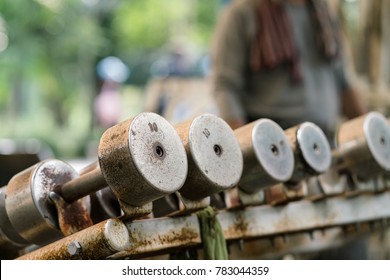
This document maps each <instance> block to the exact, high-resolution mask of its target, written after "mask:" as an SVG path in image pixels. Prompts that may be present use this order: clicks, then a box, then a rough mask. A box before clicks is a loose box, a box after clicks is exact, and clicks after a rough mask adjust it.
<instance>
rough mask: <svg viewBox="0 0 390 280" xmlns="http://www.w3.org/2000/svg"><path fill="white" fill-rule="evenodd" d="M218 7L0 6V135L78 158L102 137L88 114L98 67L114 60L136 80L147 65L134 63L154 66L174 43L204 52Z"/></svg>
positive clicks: (136, 0)
mask: <svg viewBox="0 0 390 280" xmlns="http://www.w3.org/2000/svg"><path fill="white" fill-rule="evenodd" d="M88 2H89V3H90V4H86V3H88ZM91 3H92V4H91ZM217 3H218V1H217V0H210V1H207V0H188V1H183V0H169V1H159V0H131V1H112V2H111V1H102V0H100V1H99V0H96V1H82V0H66V1H65V0H30V1H19V0H1V1H0V32H5V34H7V39H8V47H7V48H6V49H5V50H3V51H1V49H0V118H1V119H2V123H3V124H4V125H3V127H2V132H1V133H0V137H38V138H41V139H44V140H47V141H48V142H50V143H51V144H52V145H53V148H54V149H55V150H56V151H57V152H58V154H57V156H59V157H60V156H64V155H66V156H71V155H74V156H76V155H78V154H77V153H78V151H79V150H81V149H80V146H82V145H85V141H88V140H89V139H91V138H96V137H99V136H100V135H96V133H95V132H96V128H94V127H93V112H92V108H93V105H92V102H93V99H94V97H95V96H96V94H97V92H98V90H99V87H98V86H97V85H98V80H97V77H96V73H95V66H96V63H97V61H98V60H99V59H101V58H102V57H105V56H108V55H116V56H118V57H120V58H122V59H123V60H124V61H125V62H126V63H127V64H129V65H130V67H131V68H132V69H131V70H132V71H133V73H132V76H133V77H136V76H137V73H136V72H137V71H138V70H137V69H139V71H140V72H142V73H143V74H147V73H148V67H149V66H150V65H149V64H147V63H146V64H144V65H143V66H140V67H138V68H137V67H133V66H134V64H133V63H134V62H137V61H138V62H139V61H146V62H148V63H149V62H150V61H152V60H155V59H156V58H157V55H159V54H160V53H161V52H164V51H166V50H167V49H169V48H170V47H171V46H172V43H173V42H175V40H176V39H177V38H179V39H180V40H181V41H184V42H185V43H186V44H188V45H191V46H195V48H197V49H207V47H208V42H209V39H210V36H211V32H212V30H213V25H214V23H215V20H216V14H217V8H218V4H217ZM1 28H5V30H2V29H1ZM0 35H1V34H0ZM151 54H154V56H150V55H151ZM141 91H142V89H138V90H135V92H137V94H138V95H137V94H135V95H131V96H133V97H132V98H130V99H129V100H130V101H129V100H127V101H129V103H132V106H138V107H136V108H133V109H130V110H129V111H130V112H138V111H140V109H139V104H140V102H139V97H140V95H139V94H140V92H141ZM127 97H128V96H127ZM127 97H126V98H127ZM131 100H132V101H131ZM130 106H131V105H130ZM98 131H100V130H98Z"/></svg>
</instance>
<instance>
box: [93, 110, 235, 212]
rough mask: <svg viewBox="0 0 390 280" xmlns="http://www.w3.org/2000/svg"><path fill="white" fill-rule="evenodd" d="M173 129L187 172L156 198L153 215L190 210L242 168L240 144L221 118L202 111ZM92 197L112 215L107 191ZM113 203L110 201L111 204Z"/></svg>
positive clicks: (230, 185)
mask: <svg viewBox="0 0 390 280" xmlns="http://www.w3.org/2000/svg"><path fill="white" fill-rule="evenodd" d="M175 129H176V131H177V133H178V135H179V137H180V139H181V141H182V143H183V145H184V148H185V151H186V154H187V158H188V175H187V178H186V180H185V182H184V184H183V186H182V187H181V188H180V189H179V190H178V192H177V193H176V194H172V195H171V196H165V197H163V198H161V199H159V200H157V201H154V203H155V205H158V208H159V209H155V211H154V213H155V214H156V216H162V215H166V214H172V213H173V212H174V213H175V214H178V212H176V211H177V210H179V209H180V205H178V203H179V204H181V208H182V209H181V210H182V211H180V213H182V212H183V211H186V212H188V211H192V210H196V209H199V208H203V207H205V206H207V205H209V203H210V196H212V195H214V194H217V193H219V192H223V191H225V190H228V189H231V188H233V187H234V186H236V185H237V183H238V181H239V179H240V177H241V174H242V169H243V160H242V154H241V150H240V147H239V145H238V142H237V140H236V138H235V136H234V133H233V131H232V129H231V128H230V127H229V125H228V124H227V123H226V122H225V121H224V120H222V119H221V118H219V117H217V116H215V115H212V114H202V115H199V116H197V117H195V118H193V119H191V120H188V121H186V122H183V123H180V124H177V125H176V126H175ZM96 200H97V201H98V202H99V205H100V207H101V208H102V209H101V210H103V211H104V214H105V215H106V216H109V217H112V216H113V215H114V214H115V213H116V209H117V206H116V205H115V201H113V199H112V195H111V194H110V191H109V190H104V191H103V190H101V191H99V192H97V193H96ZM113 202H114V203H113Z"/></svg>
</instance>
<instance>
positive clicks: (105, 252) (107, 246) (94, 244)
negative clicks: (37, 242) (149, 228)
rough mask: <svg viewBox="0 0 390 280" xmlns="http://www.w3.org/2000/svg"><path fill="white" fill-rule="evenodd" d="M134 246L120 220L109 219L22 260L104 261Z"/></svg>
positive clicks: (38, 250) (24, 256)
mask: <svg viewBox="0 0 390 280" xmlns="http://www.w3.org/2000/svg"><path fill="white" fill-rule="evenodd" d="M129 246H130V236H129V231H128V229H127V228H126V226H125V224H124V223H123V222H122V221H120V220H119V219H109V220H106V221H103V222H101V223H99V224H97V225H94V226H91V227H89V228H86V229H84V230H82V231H79V232H77V233H75V234H72V235H70V236H68V237H65V238H63V239H60V240H58V241H56V242H53V243H51V244H49V245H46V246H44V247H42V248H39V249H37V250H35V251H33V252H31V253H28V254H25V255H23V256H21V257H19V258H18V259H20V260H68V259H95V260H96V259H104V258H106V257H107V256H109V255H112V254H114V253H117V252H121V251H123V250H126V249H127V248H128V247H129Z"/></svg>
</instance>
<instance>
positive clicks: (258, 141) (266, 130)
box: [252, 119, 294, 182]
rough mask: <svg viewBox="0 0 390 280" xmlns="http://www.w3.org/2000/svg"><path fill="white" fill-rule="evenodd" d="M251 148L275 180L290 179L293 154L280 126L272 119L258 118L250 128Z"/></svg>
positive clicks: (292, 167)
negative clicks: (251, 128)
mask: <svg viewBox="0 0 390 280" xmlns="http://www.w3.org/2000/svg"><path fill="white" fill-rule="evenodd" d="M252 143H253V149H254V151H255V155H256V157H257V160H258V161H259V163H260V164H261V166H262V167H263V168H264V170H265V171H266V172H267V173H268V174H269V175H270V176H271V177H272V178H274V179H275V180H277V181H280V182H283V181H287V180H288V179H290V177H291V175H292V172H293V169H294V155H293V152H292V149H291V147H290V145H289V143H288V139H287V137H286V136H285V134H284V131H283V130H282V128H281V127H280V126H279V125H278V124H277V123H275V122H274V121H272V120H269V119H260V120H258V121H257V122H256V124H255V126H254V127H253V130H252Z"/></svg>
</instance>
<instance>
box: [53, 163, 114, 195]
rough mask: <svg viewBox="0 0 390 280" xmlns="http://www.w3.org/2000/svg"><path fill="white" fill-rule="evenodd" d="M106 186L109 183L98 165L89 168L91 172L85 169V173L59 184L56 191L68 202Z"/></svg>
mask: <svg viewBox="0 0 390 280" xmlns="http://www.w3.org/2000/svg"><path fill="white" fill-rule="evenodd" d="M104 187H107V183H106V180H105V179H104V177H103V175H102V172H101V171H100V168H99V166H97V167H96V168H95V169H93V170H89V172H85V171H84V173H83V175H81V176H79V177H77V178H75V179H73V180H71V181H69V182H66V183H65V184H63V185H61V186H58V187H57V188H56V189H55V191H56V192H57V193H58V194H59V195H60V196H61V197H62V198H63V199H64V200H65V201H66V202H68V203H72V202H75V201H76V200H78V199H80V198H83V197H85V196H88V195H89V194H91V193H95V192H96V191H98V190H101V189H103V188H104Z"/></svg>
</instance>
